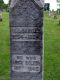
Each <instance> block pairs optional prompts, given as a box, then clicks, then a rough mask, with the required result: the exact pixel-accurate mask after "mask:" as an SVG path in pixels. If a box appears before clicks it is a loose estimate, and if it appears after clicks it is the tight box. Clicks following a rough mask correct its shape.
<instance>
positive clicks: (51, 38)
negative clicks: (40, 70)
mask: <svg viewBox="0 0 60 80" xmlns="http://www.w3.org/2000/svg"><path fill="white" fill-rule="evenodd" d="M59 18H60V16H58V19H56V20H54V19H52V18H50V17H49V16H48V14H47V13H46V14H44V26H45V27H44V52H45V53H44V63H45V66H44V69H45V70H44V71H45V77H44V80H60V26H59V25H58V21H59Z"/></svg>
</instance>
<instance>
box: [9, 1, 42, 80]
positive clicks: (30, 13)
mask: <svg viewBox="0 0 60 80" xmlns="http://www.w3.org/2000/svg"><path fill="white" fill-rule="evenodd" d="M39 1H40V0H39ZM40 2H41V1H40ZM10 31H11V80H42V55H43V51H42V50H43V3H39V4H38V2H36V0H11V5H10Z"/></svg>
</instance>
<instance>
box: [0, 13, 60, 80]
mask: <svg viewBox="0 0 60 80" xmlns="http://www.w3.org/2000/svg"><path fill="white" fill-rule="evenodd" d="M8 18H9V15H8V13H6V12H4V13H3V21H2V22H0V80H10V40H9V39H10V33H9V19H8ZM58 19H59V16H58ZM58 19H56V20H54V19H52V18H50V17H49V16H48V14H47V13H46V12H45V14H44V80H60V26H59V25H58Z"/></svg>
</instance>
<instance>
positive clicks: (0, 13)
mask: <svg viewBox="0 0 60 80" xmlns="http://www.w3.org/2000/svg"><path fill="white" fill-rule="evenodd" d="M0 21H2V9H0Z"/></svg>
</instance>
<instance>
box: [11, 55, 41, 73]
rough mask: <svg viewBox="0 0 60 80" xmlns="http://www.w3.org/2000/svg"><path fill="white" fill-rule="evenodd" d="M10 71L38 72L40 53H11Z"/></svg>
mask: <svg viewBox="0 0 60 80" xmlns="http://www.w3.org/2000/svg"><path fill="white" fill-rule="evenodd" d="M12 59H13V65H12V71H15V72H40V59H41V58H40V55H13V56H12Z"/></svg>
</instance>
